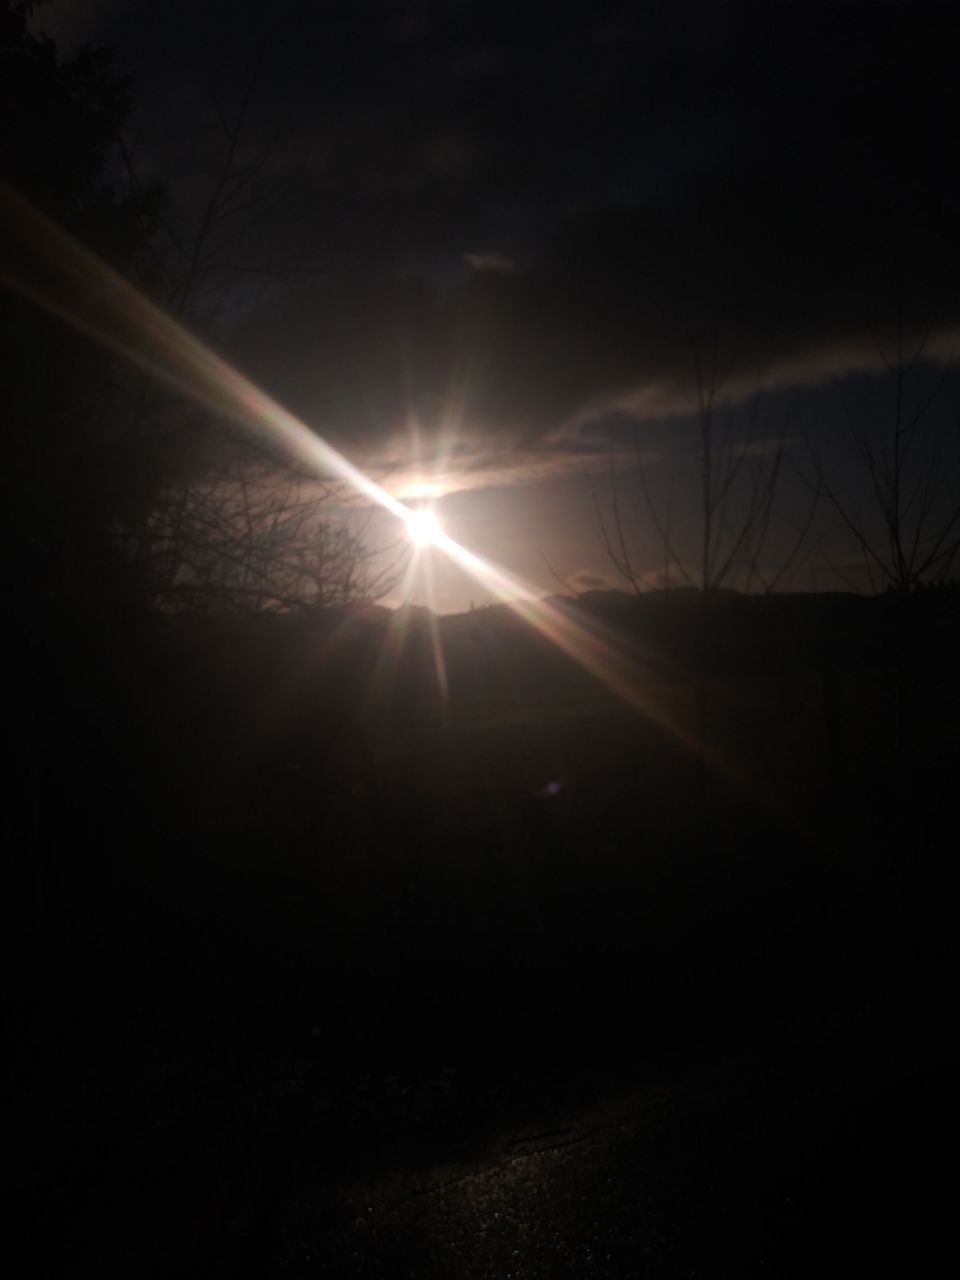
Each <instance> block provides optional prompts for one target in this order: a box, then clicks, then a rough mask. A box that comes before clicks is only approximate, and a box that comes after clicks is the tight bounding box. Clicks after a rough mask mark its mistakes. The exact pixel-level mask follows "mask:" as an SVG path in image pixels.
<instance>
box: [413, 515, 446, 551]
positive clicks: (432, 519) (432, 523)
mask: <svg viewBox="0 0 960 1280" xmlns="http://www.w3.org/2000/svg"><path fill="white" fill-rule="evenodd" d="M407 534H408V535H409V537H410V538H411V540H412V541H413V543H414V545H415V546H417V547H434V546H436V544H437V542H438V541H439V540H440V538H441V537H442V535H443V529H442V527H441V525H440V521H439V520H438V519H437V516H436V512H434V511H431V510H430V508H429V507H424V508H422V509H421V510H419V511H411V512H410V514H409V515H408V516H407Z"/></svg>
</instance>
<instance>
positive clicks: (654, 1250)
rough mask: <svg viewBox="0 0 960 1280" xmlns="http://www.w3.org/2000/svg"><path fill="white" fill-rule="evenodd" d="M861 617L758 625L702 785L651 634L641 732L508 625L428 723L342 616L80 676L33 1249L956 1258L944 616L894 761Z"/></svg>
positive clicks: (678, 680) (884, 685) (21, 1056)
mask: <svg viewBox="0 0 960 1280" xmlns="http://www.w3.org/2000/svg"><path fill="white" fill-rule="evenodd" d="M937 625H938V626H940V623H939V621H938V622H937ZM456 626H461V627H462V628H469V629H468V630H464V633H463V634H462V635H458V634H456V633H455V630H454V629H455V627H456ZM872 626H873V624H872V622H871V623H870V626H869V627H866V628H865V629H863V630H862V631H861V632H856V633H855V634H854V635H853V639H854V640H855V641H856V643H851V644H849V645H848V646H847V650H846V651H845V650H844V646H843V644H841V643H840V641H839V640H836V637H834V642H832V643H833V647H832V648H830V649H829V650H828V651H827V654H826V660H825V661H824V662H823V663H821V665H820V666H818V665H817V663H816V662H814V661H812V660H811V661H810V662H807V664H806V665H804V662H803V661H801V660H799V659H798V657H797V654H796V653H791V652H790V650H789V646H788V644H787V642H786V640H782V643H781V647H780V648H779V649H777V647H776V646H775V645H774V644H773V641H771V639H770V636H771V634H772V633H771V629H770V626H769V625H767V624H765V625H764V627H763V628H762V632H761V634H762V636H763V638H764V645H765V647H764V648H763V649H762V650H761V649H759V648H756V647H755V648H753V649H749V652H748V649H747V648H746V647H745V646H746V644H747V639H749V636H747V638H746V639H743V638H735V639H736V643H735V644H734V645H733V648H732V650H731V652H733V653H734V656H736V655H737V654H739V655H740V658H738V661H737V662H733V661H732V659H731V661H730V662H729V663H728V664H727V666H726V667H719V668H718V669H717V670H716V671H715V672H713V673H711V680H712V684H711V689H710V711H711V721H710V733H711V739H712V742H713V743H714V744H715V747H716V749H717V752H718V753H719V755H720V757H721V759H722V762H723V768H720V767H719V766H718V767H716V768H713V769H711V771H710V774H709V776H708V778H707V780H706V781H707V789H706V792H705V793H704V791H703V790H702V783H703V777H702V775H701V774H700V772H699V771H698V770H697V769H696V768H695V767H694V766H695V761H694V760H692V758H691V755H690V753H689V751H688V750H687V749H686V748H685V747H684V746H683V745H682V743H680V742H678V739H677V736H676V735H675V734H673V733H672V732H671V731H670V730H671V726H679V727H680V728H681V729H683V727H684V725H685V724H686V725H687V726H689V723H690V720H691V710H692V701H691V696H690V694H691V682H690V678H689V674H688V672H686V671H685V670H684V668H683V666H682V663H681V662H679V660H678V659H677V646H676V645H672V644H664V645H662V646H661V650H660V651H659V653H660V656H659V658H656V655H654V657H653V658H651V657H650V656H649V652H648V653H647V657H646V658H645V661H646V666H645V667H644V672H645V675H644V678H645V679H646V680H647V681H648V685H647V687H649V689H650V690H651V696H654V695H655V696H656V697H657V699H658V700H659V701H658V705H657V715H656V716H654V715H651V716H650V717H638V716H636V715H635V714H633V713H632V712H631V713H628V712H627V711H626V710H625V709H624V708H623V707H622V706H620V705H618V703H617V701H616V700H615V699H613V698H611V697H609V696H608V695H607V694H603V693H602V691H601V692H598V691H597V690H596V689H595V688H593V687H592V686H590V685H589V684H586V683H584V681H583V680H582V679H581V678H580V677H579V676H578V675H577V674H576V673H575V672H571V671H569V670H567V669H564V668H562V667H561V666H558V665H556V664H553V665H551V662H552V659H551V658H550V656H549V653H547V652H546V651H544V650H535V649H531V648H530V647H529V645H527V642H526V641H525V640H522V638H521V639H519V640H518V638H517V637H518V635H519V633H514V632H509V633H508V632H506V631H504V630H503V628H502V626H501V625H500V623H499V622H497V620H496V618H494V619H493V621H492V622H491V623H490V628H492V629H488V630H484V629H483V627H482V626H481V627H478V626H477V625H475V623H474V622H473V621H472V620H470V619H467V620H466V621H465V622H462V623H461V622H457V621H456V620H451V621H450V625H449V629H448V632H447V640H448V641H449V644H448V652H449V654H450V655H451V665H450V676H451V697H450V701H449V703H448V704H447V705H446V707H445V708H440V709H439V710H438V704H437V702H436V699H435V697H433V696H432V695H431V696H430V697H426V696H424V695H423V688H424V686H423V685H420V686H419V689H420V692H419V693H417V692H416V690H417V688H418V686H417V685H416V681H411V680H406V679H401V678H400V677H399V676H398V671H400V672H401V673H402V672H403V671H404V670H406V672H407V674H408V675H409V673H410V670H411V669H412V668H411V663H412V664H413V669H414V674H416V662H419V661H420V659H421V658H423V657H424V655H426V656H427V657H429V655H430V653H431V649H430V646H429V645H428V644H427V642H426V640H424V641H423V643H422V644H421V648H420V649H419V651H417V650H414V651H413V656H412V657H411V655H410V654H409V653H408V655H407V658H406V659H405V661H406V663H407V666H406V667H404V666H403V665H402V662H401V663H400V666H399V667H398V666H396V665H395V666H394V667H393V669H392V674H391V678H390V679H388V680H387V681H386V682H385V684H384V686H383V687H384V688H385V690H386V692H385V693H383V694H382V695H381V696H379V697H378V698H377V697H367V696H366V695H368V694H369V693H370V690H371V689H372V688H374V682H373V681H372V680H371V679H368V678H367V677H366V676H365V675H364V671H363V670H362V662H361V659H362V658H363V652H362V648H361V646H360V640H362V636H359V637H358V633H357V632H356V631H355V630H354V632H353V633H351V636H350V643H349V644H348V645H347V646H346V648H345V650H344V651H345V652H346V653H347V654H348V660H344V661H345V665H344V666H342V667H341V668H337V666H336V662H337V661H339V659H337V658H336V655H334V657H333V658H331V657H330V654H329V652H327V651H324V652H325V653H326V656H325V657H324V660H323V662H320V663H318V662H317V656H316V655H317V652H318V645H317V643H316V636H315V635H313V634H312V633H311V634H310V635H309V636H307V641H308V643H307V644H306V646H305V647H304V648H303V649H302V650H301V651H300V658H301V660H300V661H294V660H293V659H294V658H295V657H296V656H297V655H296V653H294V652H292V651H290V650H287V651H283V649H282V646H280V647H278V645H279V641H278V640H277V638H276V636H274V635H272V633H271V635H269V636H268V637H267V640H266V641H265V642H262V638H261V640H260V641H257V643H256V644H252V645H251V646H250V647H249V649H248V650H247V651H246V652H245V653H244V651H242V649H241V648H240V647H239V646H238V645H237V644H228V643H224V635H223V633H217V635H215V637H214V639H215V640H216V643H215V644H213V645H211V644H210V641H209V639H203V641H202V643H200V642H197V643H195V644H193V648H192V649H190V647H189V646H188V647H187V648H188V651H187V652H186V654H184V652H181V651H180V650H179V649H178V650H176V652H171V650H170V649H169V647H168V646H167V643H166V641H164V644H163V645H160V646H159V647H154V648H151V647H150V646H146V647H141V648H140V649H139V650H134V652H135V653H136V655H137V662H136V664H135V665H134V664H133V663H131V665H130V668H129V670H127V671H125V670H124V668H123V665H122V663H120V662H119V661H118V660H114V661H113V662H111V663H110V664H109V671H108V674H106V675H104V676H103V677H102V680H101V683H100V684H99V686H97V684H96V681H95V680H94V678H93V677H91V676H90V675H89V673H88V674H85V675H84V676H83V678H82V679H81V678H80V677H78V676H76V674H75V673H74V674H73V675H71V674H70V673H67V676H65V677H63V679H62V684H61V687H69V688H72V689H73V690H75V691H76V701H75V703H74V704H72V705H67V706H66V707H64V706H62V705H60V704H58V705H57V707H56V724H57V726H58V728H57V735H56V736H55V737H54V736H51V735H47V737H46V738H45V739H43V740H42V741H41V744H40V751H39V755H40V759H41V762H42V767H41V768H40V769H39V770H38V771H37V773H36V774H35V775H33V776H32V777H31V783H32V784H36V786H37V793H36V794H37V798H38V810H37V811H34V810H31V809H30V806H29V805H19V806H17V808H16V810H15V812H16V813H17V814H20V815H23V814H26V824H27V827H28V834H29V835H30V837H31V846H30V848H31V857H30V858H24V859H23V860H21V861H19V862H13V863H11V864H10V865H11V867H12V870H13V872H14V873H15V874H13V876H12V882H13V887H14V890H15V891H14V892H12V893H11V894H10V895H9V898H8V905H11V904H12V908H13V909H12V910H11V911H10V915H9V924H8V928H7V939H8V941H9V942H10V943H11V947H10V960H9V963H8V964H7V966H6V974H7V996H8V1000H7V1009H8V1013H7V1017H6V1021H7V1027H8V1029H9V1030H10V1032H11V1041H12V1051H11V1053H10V1055H9V1057H8V1060H7V1062H8V1083H7V1089H6V1093H5V1108H6V1113H5V1122H4V1132H5V1145H6V1148H7V1153H8V1160H7V1168H8V1174H9V1185H8V1188H7V1192H6V1200H7V1205H8V1207H9V1208H11V1209H12V1210H13V1215H12V1216H13V1220H14V1228H13V1229H12V1230H11V1231H10V1233H9V1234H8V1236H7V1239H6V1245H5V1250H4V1254H5V1261H9V1262H10V1263H12V1264H14V1265H13V1267H12V1272H13V1273H14V1274H24V1275H34V1274H35V1275H44V1276H74V1275H77V1274H79V1273H80V1272H81V1271H84V1272H85V1271H88V1270H92V1271H93V1273H95V1274H98V1275H102V1276H112V1275H118V1276H120V1275H122V1276H133V1275H135V1276H144V1277H148V1276H158V1277H159V1276H164V1277H166V1276H170V1275H194V1274H195V1275H202V1276H221V1277H236V1278H237V1280H240V1277H247V1276H249V1277H261V1276H262V1277H271V1276H277V1277H279V1276H325V1277H327V1276H332V1277H337V1276H344V1277H349V1276H369V1277H391V1276H419V1277H433V1276H436V1277H446V1276H451V1277H460V1276H464V1277H471V1276H478V1277H486V1276H491V1277H501V1276H504V1277H506V1276H513V1277H539V1276H544V1277H545V1276H570V1277H577V1278H578V1280H580V1278H584V1280H586V1278H588V1277H600V1276H607V1277H627V1276H629V1277H633V1276H636V1277H644V1276H669V1277H674V1276H677V1277H679V1276H694V1275H700V1276H703V1275H718V1276H719V1275H751V1274H760V1273H763V1274H768V1275H797V1276H801V1275H803V1276H807V1275H810V1274H822V1273H833V1274H842V1275H850V1274H866V1273H869V1272H871V1271H873V1270H879V1268H880V1266H881V1264H886V1266H887V1267H888V1268H889V1267H890V1266H891V1265H892V1266H893V1268H894V1269H895V1270H896V1271H899V1272H900V1273H901V1274H903V1273H917V1274H925V1273H929V1272H932V1271H933V1270H934V1263H935V1262H936V1261H937V1260H939V1259H940V1258H941V1257H943V1258H949V1256H950V1252H951V1247H952V1241H951V1238H950V1215H951V1209H952V1203H953V1200H954V1198H955V1192H956V1177H955V1174H954V1173H953V1170H952V1162H953V1158H954V1153H955V1152H956V1150H957V1139H958V1137H960V1133H958V1124H957V1121H958V1113H957V1103H956V1091H955V1071H954V1068H955V1066H956V1065H957V1062H956V1056H955V1053H954V1048H953V1035H952V1032H953V1017H954V1015H953V1006H954V1004H955V980H956V974H957V965H956V958H957V956H956V928H955V910H954V907H955V902H956V892H955V890H956V883H957V877H956V874H955V870H954V867H953V856H952V853H951V851H952V847H953V844H954V843H955V839H954V833H955V828H956V817H955V807H956V806H955V799H954V785H955V778H956V776H957V774H956V770H957V754H958V753H957V741H956V739H957V735H956V729H955V725H956V723H957V715H958V705H960V704H958V696H957V695H958V690H957V677H956V671H955V669H954V667H955V663H954V659H953V653H954V647H953V645H952V643H948V641H949V640H950V637H951V636H953V635H954V629H953V627H954V624H953V622H952V621H951V622H950V629H949V634H948V630H947V629H944V628H943V627H941V628H940V630H939V631H937V633H936V634H937V635H940V636H941V637H942V639H943V642H942V644H941V649H940V651H939V656H938V651H935V650H934V649H933V648H930V647H928V649H927V651H926V659H925V662H924V664H923V666H922V669H921V670H920V672H919V674H920V675H922V676H923V677H924V678H923V680H922V681H917V682H915V683H916V685H917V689H918V690H919V692H917V693H916V694H911V698H912V699H913V701H912V702H911V703H910V704H909V708H908V709H909V710H910V711H911V716H910V723H909V729H910V732H911V735H912V741H911V745H910V749H909V750H905V745H906V740H905V738H904V736H903V734H904V724H905V721H904V720H903V717H901V719H900V720H897V718H896V717H892V718H891V715H890V707H891V704H890V700H889V698H886V693H887V692H888V691H889V689H890V688H895V687H896V682H895V681H894V682H893V684H891V672H892V674H893V676H896V675H897V673H898V670H900V672H901V674H902V671H903V670H904V669H905V667H903V666H902V664H901V667H900V668H898V667H897V665H896V664H894V665H893V666H891V663H890V660H889V657H888V656H886V657H885V656H884V654H883V653H882V652H881V653H879V655H878V654H876V653H874V654H873V655H872V656H871V653H870V652H869V651H868V650H866V649H865V648H864V645H863V644H862V643H861V640H862V639H863V637H865V636H867V635H872V634H874V631H873V630H871V628H872ZM498 627H499V628H500V629H499V630H497V628H498ZM783 634H784V636H795V635H796V634H797V628H796V625H795V623H794V622H793V621H790V623H789V625H788V626H786V627H785V628H784V632H783ZM931 635H933V632H932V630H931ZM227 638H228V639H229V637H227ZM254 638H255V639H256V637H254ZM814 639H815V638H814ZM841 639H842V637H841ZM297 643H298V644H299V643H300V641H299V640H298V642H297ZM379 643H380V642H379V641H378V642H377V644H375V645H373V646H372V647H371V649H370V651H369V653H370V654H371V655H372V657H373V659H375V662H374V667H376V666H377V665H378V664H379V662H380V657H381V655H382V652H383V650H382V648H380V647H378V646H379ZM178 644H179V642H178ZM204 645H206V646H207V649H206V652H207V657H206V658H204V657H203V652H204ZM458 646H459V649H458ZM524 646H526V647H524ZM821 647H822V646H821ZM320 648H321V649H322V646H320ZM820 652H821V649H819V648H818V647H817V643H814V641H811V639H810V638H809V637H801V640H800V658H803V657H804V656H806V657H807V658H809V657H810V655H811V654H812V655H813V657H814V658H816V657H817V654H818V653H820ZM198 653H199V654H200V656H199V657H198ZM458 653H459V655H460V656H459V665H458V659H457V655H458ZM358 654H359V655H360V656H359V657H358ZM418 654H419V656H418ZM304 655H307V656H309V658H310V661H309V662H305V661H303V660H302V659H303V658H304ZM394 656H395V657H396V655H394ZM401 656H402V655H401ZM681 656H682V655H681ZM655 659H656V660H655ZM668 659H672V661H673V665H671V661H670V660H668ZM397 661H399V660H397ZM351 663H352V664H354V665H353V666H351ZM357 663H360V667H359V668H358V666H357V665H356V664H357ZM738 663H739V665H738ZM915 668H916V664H914V667H913V668H911V672H912V675H914V676H916V675H917V671H916V669H915ZM331 670H333V671H334V672H335V673H339V674H336V678H331V675H330V672H331ZM424 670H425V671H426V672H427V673H428V674H429V667H425V668H424ZM318 671H319V672H320V673H321V675H318ZM422 674H423V672H421V675H422ZM367 675H369V672H368V673H367ZM321 676H322V678H321ZM68 677H69V678H68ZM97 679H101V678H100V677H97ZM458 680H459V682H460V683H459V684H458V683H457V681H458ZM411 687H412V688H413V689H414V690H415V695H412V696H409V697H407V699H406V701H404V700H403V699H402V698H400V699H398V697H397V696H396V692H397V691H398V690H401V691H402V690H404V689H408V688H411ZM360 691H362V692H363V696H361V692H360ZM111 698H112V702H111ZM898 707H900V709H901V710H902V700H901V703H896V702H895V703H894V704H893V709H894V711H896V710H897V708H898ZM891 724H893V726H894V728H895V729H896V730H897V734H898V735H899V736H893V737H891V733H890V725H891ZM30 823H34V826H30Z"/></svg>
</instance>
